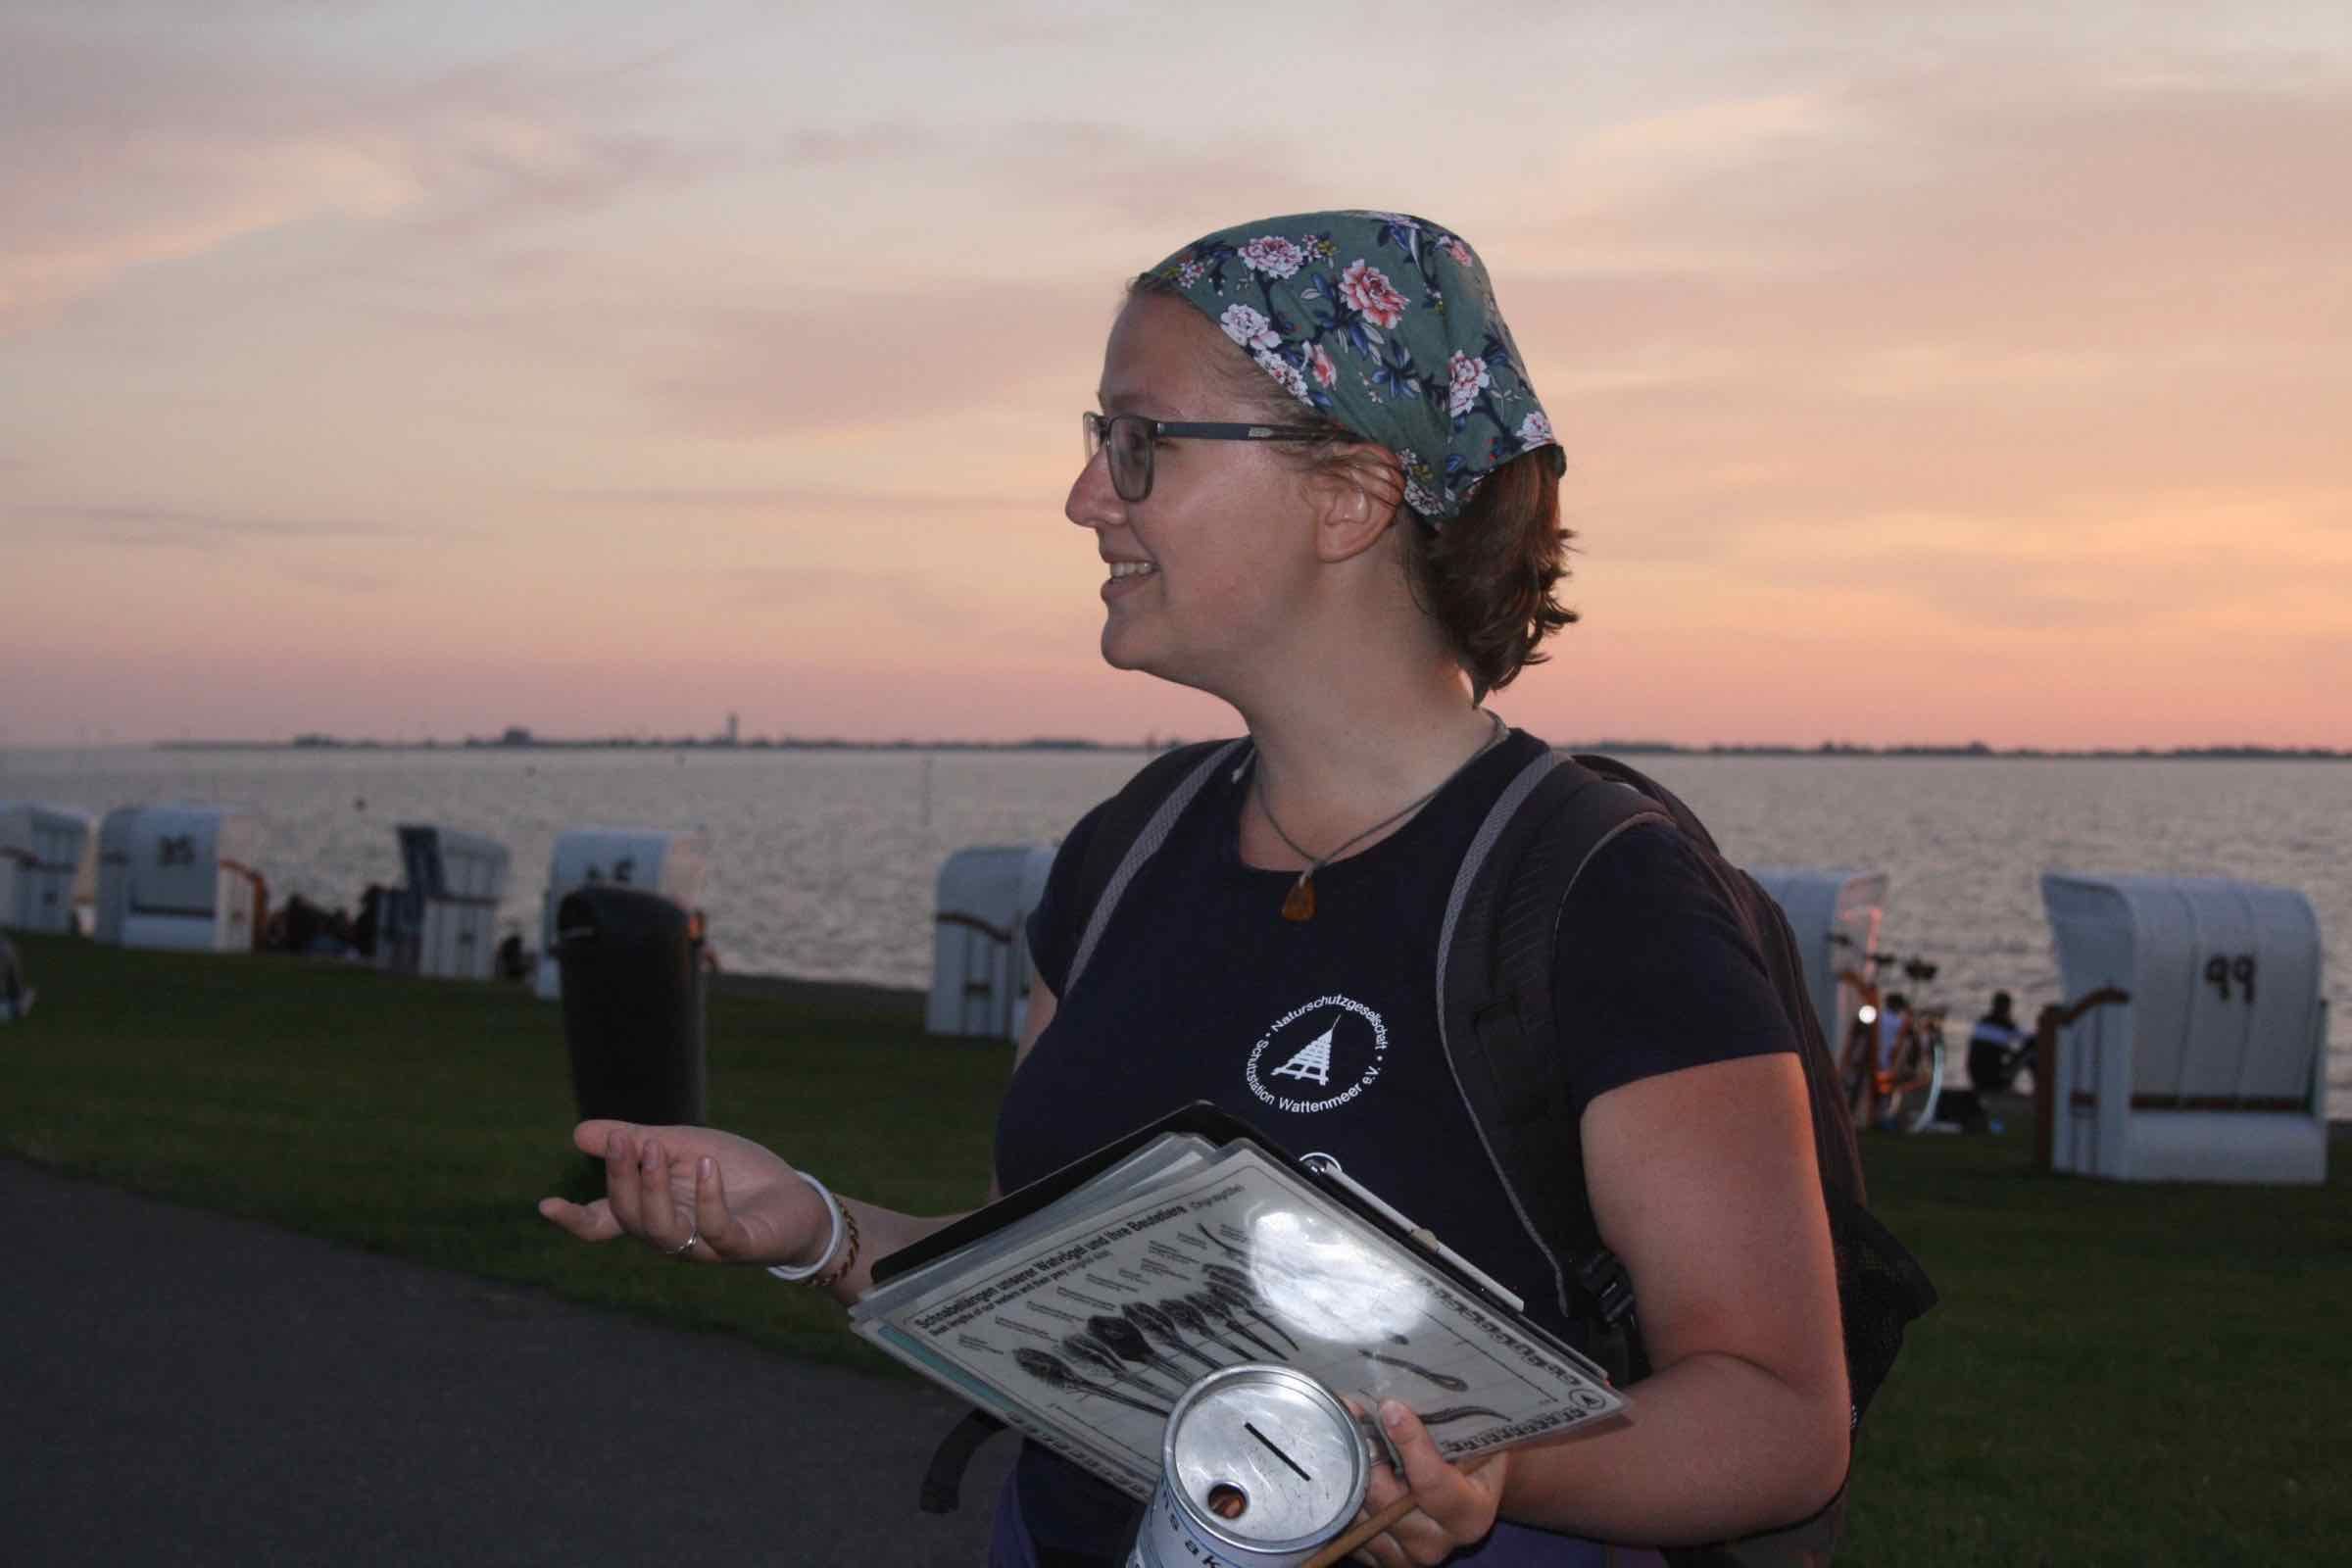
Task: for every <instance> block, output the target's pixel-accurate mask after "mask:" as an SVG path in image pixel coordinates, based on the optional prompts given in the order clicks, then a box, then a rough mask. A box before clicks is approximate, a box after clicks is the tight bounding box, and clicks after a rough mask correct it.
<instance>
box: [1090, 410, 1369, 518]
mask: <svg viewBox="0 0 2352 1568" xmlns="http://www.w3.org/2000/svg"><path fill="white" fill-rule="evenodd" d="M1080 418H1081V419H1082V421H1083V422H1084V424H1085V427H1086V461H1087V462H1089V463H1092V462H1094V461H1095V454H1096V453H1098V452H1101V451H1103V449H1104V448H1105V447H1107V448H1109V450H1110V487H1111V488H1112V489H1113V490H1116V491H1117V492H1118V493H1119V499H1120V500H1121V501H1141V500H1143V499H1144V498H1145V497H1147V496H1149V495H1150V494H1151V493H1152V453H1153V452H1154V451H1156V450H1157V449H1158V446H1159V440H1160V437H1162V436H1181V437H1183V438H1185V439H1186V440H1189V441H1331V440H1335V439H1341V438H1340V437H1339V436H1337V434H1336V433H1335V432H1334V431H1331V430H1328V429H1323V430H1318V429H1314V428H1312V427H1311V426H1308V425H1303V424H1201V423H1198V422H1196V421H1194V420H1190V419H1149V418H1146V417H1144V416H1142V415H1140V414H1107V415H1106V414H1096V413H1093V412H1091V411H1090V412H1088V413H1087V414H1084V415H1082V416H1080Z"/></svg>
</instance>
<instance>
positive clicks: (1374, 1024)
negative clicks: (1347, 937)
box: [1244, 996, 1389, 1114]
mask: <svg viewBox="0 0 2352 1568" xmlns="http://www.w3.org/2000/svg"><path fill="white" fill-rule="evenodd" d="M1388 1050H1389V1026H1388V1024H1387V1023H1386V1022H1384V1021H1383V1020H1382V1018H1381V1016H1380V1014H1379V1013H1377V1012H1375V1011H1373V1010H1372V1009H1371V1008H1370V1007H1367V1006H1365V1005H1363V1004H1362V1003H1360V1002H1357V1001H1356V1000H1355V999H1354V998H1352V997H1341V996H1330V997H1317V998H1316V999H1315V1000H1314V1001H1312V1002H1310V1003H1307V1004H1306V1005H1303V1006H1299V1007H1294V1008H1292V1009H1291V1010H1290V1011H1289V1012H1287V1013H1284V1014H1283V1015H1282V1016H1281V1017H1280V1018H1278V1019H1276V1020H1275V1021H1274V1027H1272V1028H1271V1029H1268V1030H1267V1031H1266V1032H1265V1033H1264V1034H1263V1035H1261V1036H1259V1037H1258V1041H1257V1044H1256V1045H1254V1046H1252V1047H1250V1062H1249V1065H1248V1066H1247V1067H1246V1068H1245V1069H1244V1076H1245V1077H1246V1078H1247V1079H1248V1081H1249V1084H1250V1093H1251V1094H1252V1095H1255V1096H1256V1097H1257V1098H1258V1099H1259V1100H1261V1101H1263V1102H1264V1103H1266V1104H1268V1105H1271V1106H1273V1107H1274V1108H1275V1109H1276V1110H1288V1111H1295V1112H1299V1113H1301V1114H1304V1113H1310V1112H1313V1111H1318V1110H1331V1109H1333V1108H1335V1107H1336V1106H1340V1105H1345V1104H1347V1103H1348V1102H1349V1101H1351V1100H1353V1099H1354V1098H1355V1097H1356V1096H1358V1095H1360V1094H1362V1093H1363V1092H1364V1091H1365V1090H1367V1089H1369V1088H1371V1087H1372V1085H1373V1084H1375V1083H1377V1082H1379V1080H1380V1071H1381V1067H1382V1065H1383V1063H1384V1061H1385V1059H1386V1057H1387V1055H1388Z"/></svg>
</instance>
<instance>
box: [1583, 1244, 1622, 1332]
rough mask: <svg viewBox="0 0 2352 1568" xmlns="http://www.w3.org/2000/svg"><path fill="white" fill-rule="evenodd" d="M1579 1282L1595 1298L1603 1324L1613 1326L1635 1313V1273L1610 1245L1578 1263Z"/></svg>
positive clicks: (1599, 1317)
mask: <svg viewBox="0 0 2352 1568" xmlns="http://www.w3.org/2000/svg"><path fill="white" fill-rule="evenodd" d="M1576 1283H1577V1285H1578V1286H1579V1288H1581V1289H1582V1290H1583V1291H1584V1293H1585V1295H1586V1297H1587V1298H1588V1299H1590V1300H1591V1301H1592V1302H1593V1313H1594V1316H1596V1317H1597V1318H1598V1319H1599V1322H1600V1326H1601V1327H1602V1328H1604V1329H1613V1328H1615V1327H1617V1326H1618V1325H1619V1324H1620V1323H1623V1322H1624V1321H1625V1320H1626V1319H1627V1318H1629V1317H1631V1316H1633V1315H1634V1277H1633V1275H1632V1274H1630V1273H1628V1272H1627V1271H1626V1267H1625V1263H1624V1261H1623V1260H1622V1259H1620V1258H1619V1257H1618V1256H1617V1254H1616V1253H1615V1252H1612V1251H1610V1250H1608V1249H1607V1248H1605V1247H1604V1248H1602V1249H1601V1250H1599V1251H1597V1252H1594V1253H1593V1255H1592V1256H1591V1257H1588V1258H1586V1259H1585V1260H1584V1261H1583V1262H1581V1263H1579V1264H1577V1265H1576Z"/></svg>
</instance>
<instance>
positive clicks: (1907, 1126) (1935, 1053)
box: [1896, 1029, 1943, 1133]
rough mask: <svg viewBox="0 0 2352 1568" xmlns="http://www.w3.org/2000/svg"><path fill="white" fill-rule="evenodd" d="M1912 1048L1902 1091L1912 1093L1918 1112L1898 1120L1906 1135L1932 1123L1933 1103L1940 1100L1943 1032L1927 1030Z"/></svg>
mask: <svg viewBox="0 0 2352 1568" xmlns="http://www.w3.org/2000/svg"><path fill="white" fill-rule="evenodd" d="M1912 1045H1913V1055H1914V1062H1913V1071H1912V1072H1911V1073H1910V1074H1909V1075H1907V1076H1906V1077H1905V1079H1904V1081H1903V1085H1902V1088H1901V1089H1898V1090H1897V1091H1896V1094H1897V1096H1898V1097H1899V1096H1901V1095H1902V1093H1903V1091H1904V1090H1911V1091H1916V1092H1917V1093H1918V1095H1919V1108H1918V1109H1916V1110H1914V1111H1912V1112H1910V1113H1909V1114H1907V1115H1903V1116H1901V1117H1900V1118H1899V1121H1898V1125H1899V1126H1901V1128H1902V1129H1903V1131H1905V1132H1907V1133H1915V1132H1918V1131H1920V1130H1921V1129H1923V1128H1925V1127H1926V1126H1927V1125H1928V1123H1930V1122H1932V1121H1934V1120H1935V1119H1936V1102H1937V1101H1939V1100H1941V1099H1942V1098H1943V1031H1942V1030H1940V1029H1930V1030H1928V1031H1926V1032H1925V1035H1924V1037H1922V1038H1917V1039H1915V1040H1914V1041H1913V1042H1912Z"/></svg>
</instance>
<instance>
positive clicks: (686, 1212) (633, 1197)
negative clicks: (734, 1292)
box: [539, 1121, 832, 1264]
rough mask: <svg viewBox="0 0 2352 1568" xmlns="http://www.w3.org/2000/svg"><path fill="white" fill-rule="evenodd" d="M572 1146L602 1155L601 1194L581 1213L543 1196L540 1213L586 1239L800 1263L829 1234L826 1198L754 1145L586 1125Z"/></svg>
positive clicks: (711, 1257)
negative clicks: (619, 1238) (630, 1238)
mask: <svg viewBox="0 0 2352 1568" xmlns="http://www.w3.org/2000/svg"><path fill="white" fill-rule="evenodd" d="M571 1141H572V1143H573V1144H574V1145H576V1146H577V1147H578V1148H579V1151H580V1152H582V1153H584V1154H597V1155H602V1156H603V1157H604V1161H605V1196H604V1197H602V1198H600V1199H598V1200H597V1201H595V1202H593V1203H589V1204H587V1205H585V1206H582V1205H581V1204H578V1203H573V1202H567V1201H564V1199H561V1198H543V1199H541V1200H540V1201H539V1212H540V1213H542V1214H544V1215H545V1216H547V1218H549V1219H550V1220H552V1221H554V1222H555V1223H556V1224H558V1225H561V1226H562V1227H564V1229H565V1230H567V1231H569V1232H570V1233H571V1234H572V1235H574V1236H576V1237H578V1238H579V1239H580V1240H581V1241H583V1242H609V1241H611V1240H613V1238H614V1237H616V1236H634V1237H636V1238H637V1239H638V1240H639V1241H641V1242H643V1243H645V1245H646V1246H648V1247H650V1248H652V1249H653V1250H655V1251H657V1252H661V1253H663V1254H664V1255H666V1256H670V1257H676V1258H679V1259H681V1260H686V1259H692V1260H693V1261H696V1262H703V1263H711V1262H717V1263H784V1264H803V1263H807V1262H810V1261H813V1260H814V1259H815V1257H816V1254H817V1253H818V1252H819V1251H820V1250H822V1249H823V1248H824V1246H825V1244H826V1242H827V1241H828V1240H829V1239H830V1238H831V1236H832V1215H831V1213H830V1212H829V1211H828V1210H827V1209H826V1207H825V1203H824V1200H823V1199H821V1198H819V1197H817V1196H816V1192H815V1190H814V1189H812V1188H811V1187H810V1186H809V1184H808V1183H807V1182H805V1181H803V1180H801V1178H800V1176H799V1174H798V1173H797V1172H795V1171H794V1170H793V1168H792V1167H791V1166H790V1165H788V1164H786V1163H785V1162H784V1161H783V1160H782V1159H781V1158H779V1157H778V1156H777V1155H775V1154H774V1153H772V1152H769V1151H767V1150H766V1149H763V1148H761V1147H760V1145H758V1144H755V1143H753V1142H752V1141H751V1140H750V1139H748V1138H738V1137H736V1136H735V1135H734V1134H733V1133H722V1132H718V1131H716V1130H714V1129H712V1128H709V1127H641V1126H639V1125H637V1124H636V1123H634V1122H625V1121H584V1122H582V1123H580V1124H579V1125H578V1126H577V1127H575V1128H573V1129H572V1132H571Z"/></svg>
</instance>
